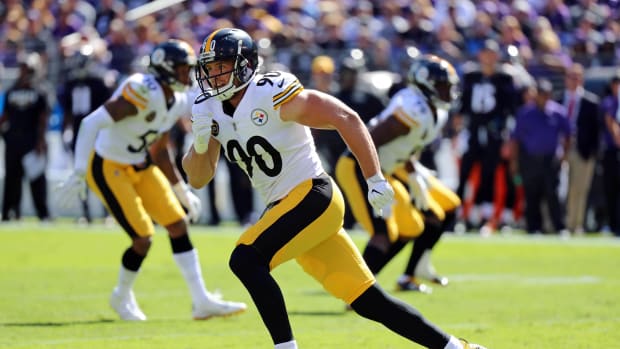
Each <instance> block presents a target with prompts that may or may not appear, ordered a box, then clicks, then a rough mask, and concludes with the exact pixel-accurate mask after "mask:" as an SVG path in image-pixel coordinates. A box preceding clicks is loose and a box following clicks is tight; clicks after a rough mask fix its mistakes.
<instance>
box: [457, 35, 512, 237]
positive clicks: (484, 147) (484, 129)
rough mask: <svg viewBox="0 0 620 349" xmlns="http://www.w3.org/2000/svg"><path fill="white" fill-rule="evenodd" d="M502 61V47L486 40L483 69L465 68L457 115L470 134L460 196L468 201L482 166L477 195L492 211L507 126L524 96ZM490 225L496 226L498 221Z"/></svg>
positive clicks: (459, 189) (488, 213) (480, 64)
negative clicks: (470, 180) (471, 184)
mask: <svg viewBox="0 0 620 349" xmlns="http://www.w3.org/2000/svg"><path fill="white" fill-rule="evenodd" d="M498 60H499V46H498V44H497V43H496V42H495V41H493V40H487V41H485V44H484V47H483V48H482V49H481V51H480V53H479V54H478V62H479V66H478V67H466V69H465V74H464V76H463V79H462V81H463V86H462V91H463V94H462V97H461V107H460V110H459V113H458V114H457V115H456V116H455V117H457V118H463V123H464V124H465V125H466V126H465V127H466V128H467V131H468V134H469V138H468V142H467V150H466V151H465V153H464V154H463V157H462V159H461V168H460V174H459V186H458V189H457V194H458V195H459V197H460V198H461V199H463V201H466V200H465V199H466V198H465V197H464V194H465V186H466V184H467V180H468V178H469V176H470V174H471V172H472V168H473V167H474V166H475V165H476V164H477V165H479V166H480V183H482V184H481V185H480V187H479V189H478V192H477V193H476V194H475V195H476V200H475V201H476V203H481V204H483V210H485V207H484V206H485V205H484V204H487V205H486V207H488V208H490V207H491V203H492V202H493V201H494V189H495V183H496V181H495V175H496V170H497V168H498V165H500V164H501V162H502V161H501V160H502V158H501V150H502V147H503V146H504V145H505V142H506V140H507V137H508V132H507V129H506V127H507V123H508V120H509V118H510V117H511V116H512V115H513V114H514V111H515V108H516V104H517V101H518V98H519V96H520V94H518V93H517V90H516V87H515V84H514V81H513V78H512V76H511V75H510V74H508V73H506V72H503V71H502V70H501V68H500V66H499V65H498ZM487 211H490V210H487ZM496 211H497V208H496ZM500 213H501V212H500ZM483 215H485V212H483ZM486 215H487V216H490V212H486ZM498 215H499V214H498V213H497V212H494V213H493V217H494V218H498ZM464 218H465V219H467V217H464ZM488 218H490V217H488ZM491 221H493V218H492V219H491ZM490 223H492V224H494V225H495V224H496V223H497V222H490ZM493 228H495V227H493Z"/></svg>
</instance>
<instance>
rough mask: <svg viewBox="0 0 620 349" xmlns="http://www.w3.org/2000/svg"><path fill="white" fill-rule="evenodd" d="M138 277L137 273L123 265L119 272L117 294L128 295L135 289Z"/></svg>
mask: <svg viewBox="0 0 620 349" xmlns="http://www.w3.org/2000/svg"><path fill="white" fill-rule="evenodd" d="M137 276H138V272H137V271H132V270H129V269H127V268H125V267H124V266H123V265H121V269H120V270H119V272H118V284H117V285H116V290H117V292H118V293H120V294H121V295H128V294H129V292H130V291H131V289H132V288H133V284H134V282H135V281H136V277H137Z"/></svg>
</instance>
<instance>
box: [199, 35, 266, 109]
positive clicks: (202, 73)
mask: <svg viewBox="0 0 620 349" xmlns="http://www.w3.org/2000/svg"><path fill="white" fill-rule="evenodd" d="M236 44H237V47H236V52H235V53H234V54H232V55H228V56H224V55H219V56H218V55H217V53H216V52H217V49H214V47H215V45H217V43H216V42H215V41H214V42H213V44H212V45H213V47H210V48H209V49H206V50H204V51H202V50H201V51H202V52H201V53H200V56H199V58H198V66H197V67H196V81H197V82H198V86H200V89H201V90H202V96H204V97H206V98H210V97H215V98H216V99H217V100H219V101H225V100H228V99H230V98H231V97H233V96H234V95H235V94H236V93H237V92H239V91H241V90H242V89H243V88H245V87H246V86H247V85H248V84H249V83H250V81H252V78H254V76H255V75H256V72H257V71H258V69H257V68H258V67H253V66H252V64H251V63H250V60H249V59H248V58H247V57H244V56H243V53H242V52H243V41H241V40H239V41H237V42H236ZM226 61H229V62H231V63H232V68H231V69H230V70H227V71H222V69H221V67H222V65H220V68H219V69H218V68H217V67H215V69H214V66H213V65H214V64H213V63H223V62H226ZM207 65H211V70H209V69H207V68H208V67H207ZM227 74H228V75H229V77H228V82H227V83H226V84H224V85H221V86H216V85H215V83H216V80H217V78H218V77H220V76H222V75H227ZM205 81H206V83H205Z"/></svg>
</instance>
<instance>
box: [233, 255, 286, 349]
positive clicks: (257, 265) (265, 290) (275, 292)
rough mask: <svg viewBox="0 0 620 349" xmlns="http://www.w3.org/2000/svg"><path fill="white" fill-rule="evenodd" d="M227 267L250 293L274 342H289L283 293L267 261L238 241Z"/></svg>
mask: <svg viewBox="0 0 620 349" xmlns="http://www.w3.org/2000/svg"><path fill="white" fill-rule="evenodd" d="M229 266H230V269H231V270H232V271H233V273H234V274H235V275H236V276H237V277H238V278H239V280H240V281H241V283H243V286H245V288H246V289H247V290H248V292H249V293H250V296H251V297H252V300H253V301H254V304H255V305H256V308H257V309H258V312H259V313H260V316H261V318H262V319H263V323H265V326H266V327H267V329H268V330H269V334H270V335H271V339H272V340H273V342H274V344H279V343H286V342H290V341H292V340H293V331H292V329H291V324H290V322H289V319H288V314H287V313H286V304H285V303H284V296H283V295H282V291H281V290H280V286H278V284H277V282H276V280H275V279H274V278H273V276H271V273H270V270H269V261H268V260H266V258H265V257H264V256H262V255H261V254H260V253H259V252H258V251H257V250H256V249H255V248H254V247H253V246H249V245H243V244H241V245H238V246H237V247H235V249H234V250H233V252H232V254H231V256H230V261H229Z"/></svg>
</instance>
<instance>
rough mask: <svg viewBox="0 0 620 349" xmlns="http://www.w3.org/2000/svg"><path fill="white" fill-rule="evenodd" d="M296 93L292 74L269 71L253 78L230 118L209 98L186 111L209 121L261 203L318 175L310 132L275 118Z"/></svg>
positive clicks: (298, 87) (298, 86)
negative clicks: (210, 120)
mask: <svg viewBox="0 0 620 349" xmlns="http://www.w3.org/2000/svg"><path fill="white" fill-rule="evenodd" d="M302 90H303V85H302V84H301V83H300V82H299V80H298V79H297V78H296V77H295V76H294V75H292V74H290V73H286V72H279V71H274V72H269V73H266V74H264V75H257V76H256V77H254V79H253V80H252V81H251V82H250V83H249V84H248V87H247V89H246V91H245V94H244V96H243V98H242V99H241V102H240V103H239V105H238V106H237V108H236V109H235V112H234V114H233V116H230V115H228V114H226V113H224V110H223V106H222V105H223V104H222V102H220V101H218V100H217V99H215V98H209V99H207V100H206V101H204V102H199V103H197V104H194V108H193V110H192V114H193V115H194V117H200V116H207V117H212V118H213V129H212V136H213V137H214V138H215V139H217V140H218V141H219V143H220V144H221V145H222V150H224V152H225V155H226V158H227V159H228V160H229V161H231V162H234V163H237V164H238V165H239V166H240V167H241V168H242V169H243V170H244V171H245V173H246V174H247V175H248V177H249V178H250V180H251V182H252V185H253V186H254V188H256V190H257V191H258V192H259V194H260V195H261V197H262V198H263V200H264V201H265V203H267V204H268V203H271V202H273V201H276V200H279V199H281V198H283V197H284V196H286V195H287V194H288V193H289V192H290V191H291V190H292V189H293V188H294V187H295V186H297V185H298V184H299V183H301V182H303V181H305V180H307V179H310V178H314V177H317V176H319V175H320V174H322V173H323V172H324V170H323V166H322V165H321V161H320V159H319V156H318V154H317V152H316V148H315V145H314V139H313V138H312V134H311V133H310V128H308V127H306V126H304V125H301V124H299V123H296V122H290V121H282V119H280V106H281V105H283V104H284V103H286V102H287V101H289V100H290V99H292V98H294V97H295V96H296V95H297V94H299V93H300V92H301V91H302Z"/></svg>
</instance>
